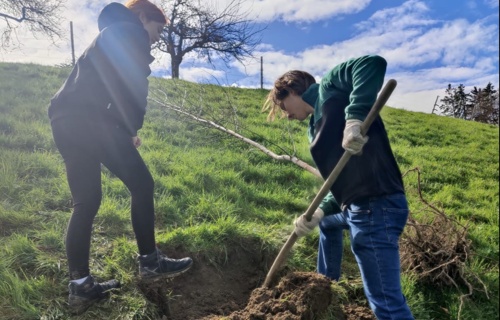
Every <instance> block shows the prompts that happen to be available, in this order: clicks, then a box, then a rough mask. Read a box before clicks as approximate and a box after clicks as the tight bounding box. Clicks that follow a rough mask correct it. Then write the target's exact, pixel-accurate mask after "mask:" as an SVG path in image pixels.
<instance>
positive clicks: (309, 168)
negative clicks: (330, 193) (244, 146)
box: [151, 98, 322, 178]
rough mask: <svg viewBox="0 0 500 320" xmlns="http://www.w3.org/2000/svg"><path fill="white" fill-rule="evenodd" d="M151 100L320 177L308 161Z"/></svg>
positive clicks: (154, 99) (168, 104) (174, 107)
mask: <svg viewBox="0 0 500 320" xmlns="http://www.w3.org/2000/svg"><path fill="white" fill-rule="evenodd" d="M151 100H153V101H154V102H156V103H158V104H159V105H162V106H164V107H165V108H168V109H170V110H173V111H175V112H177V113H180V114H183V115H185V116H187V117H189V118H191V119H193V120H195V121H197V122H200V123H203V124H206V125H209V126H211V127H214V128H215V129H217V130H219V131H222V132H224V133H227V134H229V135H232V136H233V137H236V138H237V139H239V140H241V141H243V142H245V143H248V144H249V145H251V146H253V147H255V148H257V149H259V150H260V151H262V152H263V153H265V154H266V155H268V156H270V157H271V158H273V159H274V160H277V161H289V162H292V163H294V164H296V165H297V166H299V167H301V168H302V169H305V170H307V171H309V172H310V173H312V174H314V175H315V176H317V177H319V178H322V177H321V175H320V173H319V172H318V170H316V168H314V167H312V166H311V165H309V164H308V163H306V162H304V161H302V160H300V159H299V158H297V157H295V156H290V155H278V154H276V153H274V152H272V151H271V150H269V149H267V148H266V147H264V146H263V145H261V144H260V143H257V142H255V141H253V140H251V139H248V138H246V137H244V136H242V135H241V134H239V133H237V132H235V131H233V130H230V129H227V128H225V127H223V126H221V125H219V124H217V123H215V122H213V121H210V120H206V119H203V118H201V117H199V116H196V115H194V114H192V113H189V112H187V111H184V110H182V109H181V108H179V107H177V106H175V105H172V104H170V103H167V102H162V101H159V100H158V99H156V98H151Z"/></svg>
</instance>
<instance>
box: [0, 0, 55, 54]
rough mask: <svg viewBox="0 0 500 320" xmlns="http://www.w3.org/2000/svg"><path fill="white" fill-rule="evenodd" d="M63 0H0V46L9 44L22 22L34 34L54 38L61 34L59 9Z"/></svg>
mask: <svg viewBox="0 0 500 320" xmlns="http://www.w3.org/2000/svg"><path fill="white" fill-rule="evenodd" d="M63 1H64V0H0V21H1V20H3V21H4V22H5V24H4V25H5V26H0V32H1V47H4V48H5V47H7V46H8V45H9V44H11V43H12V42H13V41H12V36H13V34H15V32H16V29H17V28H18V27H19V25H20V24H21V23H22V24H23V25H25V26H26V27H27V28H28V30H29V31H30V32H31V33H32V34H33V35H34V36H36V35H47V36H49V37H50V38H52V39H54V38H55V37H60V35H61V27H60V26H61V17H60V15H59V11H60V9H61V8H62V6H63Z"/></svg>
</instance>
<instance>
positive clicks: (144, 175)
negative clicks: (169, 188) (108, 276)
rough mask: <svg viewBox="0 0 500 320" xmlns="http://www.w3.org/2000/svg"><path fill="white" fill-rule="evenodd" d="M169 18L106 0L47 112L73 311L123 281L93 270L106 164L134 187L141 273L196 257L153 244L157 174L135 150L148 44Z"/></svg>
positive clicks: (139, 2) (165, 272)
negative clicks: (68, 207)
mask: <svg viewBox="0 0 500 320" xmlns="http://www.w3.org/2000/svg"><path fill="white" fill-rule="evenodd" d="M166 23H167V19H166V17H165V15H164V14H163V12H162V11H161V10H160V9H159V8H158V7H157V6H155V5H154V4H152V3H151V2H149V1H147V0H131V1H128V2H127V3H126V4H125V5H122V4H119V3H111V4H109V5H107V6H106V7H104V9H103V10H102V11H101V13H100V15H99V18H98V27H99V34H98V36H97V37H96V38H95V39H94V41H93V42H92V43H91V44H90V46H89V47H88V48H87V49H86V50H85V52H84V53H83V54H82V56H81V57H80V58H79V59H78V61H77V63H76V65H75V66H74V68H73V70H72V72H71V74H70V75H69V77H68V79H67V80H66V81H65V83H64V84H63V86H62V87H61V88H60V90H59V91H58V92H57V93H56V94H55V95H54V97H53V98H52V99H51V103H50V106H49V110H48V115H49V118H50V122H51V127H52V133H53V137H54V141H55V143H56V146H57V148H58V150H59V152H60V153H61V155H62V157H63V159H64V163H65V166H66V173H67V180H68V184H69V187H70V190H71V195H72V199H73V214H72V216H71V219H70V221H69V224H68V229H67V235H66V254H67V257H68V267H69V275H70V283H69V306H70V309H71V311H72V312H73V313H77V314H78V313H81V312H83V311H85V310H86V309H87V308H88V307H89V306H90V305H92V304H93V303H95V302H97V301H99V300H101V299H102V298H104V297H106V296H107V293H108V292H109V290H111V289H114V288H117V287H118V286H119V283H118V281H116V280H111V281H107V282H103V283H98V282H96V281H95V280H94V278H93V277H92V275H91V274H90V270H89V251H90V241H91V232H92V225H93V220H94V217H95V216H96V214H97V212H98V209H99V206H100V203H101V198H102V191H101V164H102V165H104V166H106V167H107V168H108V169H109V170H110V171H111V172H112V173H113V174H114V175H116V176H117V177H118V178H119V179H120V180H121V181H123V183H124V184H125V185H126V187H127V188H128V190H129V191H130V193H131V216H132V226H133V230H134V233H135V237H136V241H137V245H138V251H139V256H138V261H139V275H140V277H141V278H145V279H152V278H157V277H160V276H166V277H174V276H177V275H179V274H181V273H183V272H185V271H187V270H188V269H189V268H190V267H191V265H192V263H193V261H192V259H191V258H183V259H171V258H168V257H167V256H165V255H163V254H162V253H161V252H160V251H159V250H158V248H157V247H156V242H155V233H154V201H153V200H154V199H153V195H154V194H153V188H154V181H153V178H152V176H151V174H150V172H149V170H148V168H147V167H146V165H145V163H144V161H143V159H142V158H141V156H140V154H139V152H138V151H137V147H139V146H140V145H141V139H140V138H139V137H138V135H137V132H138V130H139V129H141V127H142V125H143V121H144V115H145V112H146V105H147V95H148V79H147V78H148V76H149V75H150V73H151V70H150V67H149V64H150V63H151V62H152V61H153V60H154V58H153V57H152V56H151V53H150V51H151V45H152V44H153V43H155V42H156V41H158V40H159V35H160V33H161V31H162V30H163V28H164V26H165V24H166Z"/></svg>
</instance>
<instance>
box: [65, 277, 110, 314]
mask: <svg viewBox="0 0 500 320" xmlns="http://www.w3.org/2000/svg"><path fill="white" fill-rule="evenodd" d="M119 287H120V282H119V281H118V280H115V279H113V280H109V281H106V282H103V283H98V282H97V281H95V280H94V278H93V277H92V276H88V277H87V279H86V280H85V281H84V282H83V283H82V284H76V283H74V282H70V283H69V285H68V288H69V297H68V302H69V309H70V312H71V313H73V314H80V313H83V312H85V311H86V310H87V309H88V308H89V307H90V306H91V305H93V304H94V303H96V302H98V301H100V300H102V299H105V298H107V297H108V296H109V292H110V291H111V290H113V289H117V288H119Z"/></svg>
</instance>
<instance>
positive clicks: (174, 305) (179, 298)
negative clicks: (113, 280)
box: [138, 240, 370, 320]
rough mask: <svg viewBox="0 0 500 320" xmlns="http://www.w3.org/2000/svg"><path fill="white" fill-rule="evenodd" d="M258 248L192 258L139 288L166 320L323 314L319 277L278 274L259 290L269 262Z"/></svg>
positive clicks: (328, 299) (264, 319)
mask: <svg viewBox="0 0 500 320" xmlns="http://www.w3.org/2000/svg"><path fill="white" fill-rule="evenodd" d="M261 248H262V246H261V244H260V243H257V242H256V241H255V240H242V242H241V243H239V244H237V245H234V246H231V247H227V248H226V250H225V251H224V253H223V255H221V256H220V257H213V259H212V258H211V259H207V258H206V257H203V256H198V257H197V256H194V257H193V260H194V264H193V267H192V268H191V269H190V270H189V271H188V272H186V273H185V274H183V275H180V276H178V277H176V278H174V279H172V280H168V281H167V280H162V281H158V282H155V283H142V282H139V283H138V287H139V289H140V290H141V291H142V292H143V294H144V295H145V297H146V298H147V299H148V300H149V301H150V302H151V303H153V304H155V305H156V306H157V308H158V313H159V314H160V318H161V319H168V320H181V319H182V320H216V319H221V320H222V319H224V320H250V319H252V320H271V319H272V320H309V319H311V320H312V319H317V318H318V316H321V314H323V313H325V311H327V309H328V308H329V306H330V305H331V304H332V297H333V294H332V290H331V287H330V284H331V283H330V280H329V279H328V278H326V277H324V276H322V275H319V274H317V273H313V272H293V273H289V274H286V275H283V274H282V275H281V276H280V277H281V279H280V281H279V283H278V284H277V285H276V286H275V287H271V288H262V287H261V286H262V284H263V282H264V279H265V277H266V274H267V270H268V266H269V265H270V264H271V263H272V260H271V259H272V258H270V257H269V253H265V252H263V251H262V250H261ZM165 252H169V255H170V256H171V257H173V258H177V257H182V256H186V255H189V253H188V254H186V252H184V251H183V250H182V249H178V250H172V249H165ZM334 300H337V299H334ZM333 303H336V302H335V301H334V302H333ZM354 307H355V306H354ZM333 309H336V310H340V314H338V317H337V316H336V319H369V318H364V317H358V318H353V317H351V316H350V314H351V315H352V313H353V311H354V310H355V309H354V308H352V306H351V308H348V309H347V308H346V309H343V308H340V307H339V306H337V307H336V308H333ZM364 311H366V310H364ZM364 311H363V312H364ZM369 311H370V310H369V309H368V312H369ZM336 313H337V312H336ZM354 313H357V312H354ZM361 314H362V312H360V313H358V315H359V316H360V315H361Z"/></svg>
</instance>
